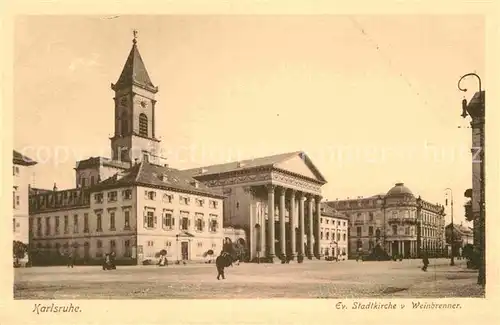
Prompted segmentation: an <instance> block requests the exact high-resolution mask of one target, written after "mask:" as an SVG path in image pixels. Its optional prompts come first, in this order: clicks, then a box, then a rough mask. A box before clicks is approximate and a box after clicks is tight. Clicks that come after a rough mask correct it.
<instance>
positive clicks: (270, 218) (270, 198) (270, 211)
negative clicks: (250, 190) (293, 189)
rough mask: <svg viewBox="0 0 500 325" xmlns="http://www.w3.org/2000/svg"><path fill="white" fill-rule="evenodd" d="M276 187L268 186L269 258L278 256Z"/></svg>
mask: <svg viewBox="0 0 500 325" xmlns="http://www.w3.org/2000/svg"><path fill="white" fill-rule="evenodd" d="M274 188H275V186H274V185H267V217H268V219H267V222H268V226H269V229H268V231H267V233H268V236H269V237H268V241H269V243H267V245H268V246H269V255H268V257H270V258H274V257H275V256H276V250H275V241H274Z"/></svg>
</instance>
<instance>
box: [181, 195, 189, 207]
mask: <svg viewBox="0 0 500 325" xmlns="http://www.w3.org/2000/svg"><path fill="white" fill-rule="evenodd" d="M179 203H180V204H183V205H189V197H187V196H182V195H179Z"/></svg>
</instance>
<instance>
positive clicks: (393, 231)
mask: <svg viewBox="0 0 500 325" xmlns="http://www.w3.org/2000/svg"><path fill="white" fill-rule="evenodd" d="M392 233H393V234H394V235H397V234H398V226H396V225H394V226H392Z"/></svg>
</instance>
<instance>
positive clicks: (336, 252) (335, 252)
mask: <svg viewBox="0 0 500 325" xmlns="http://www.w3.org/2000/svg"><path fill="white" fill-rule="evenodd" d="M324 252H325V253H324V255H325V256H340V255H346V249H345V247H343V248H342V249H340V247H337V249H335V248H332V249H331V253H332V254H331V255H330V248H329V247H327V248H325V249H324Z"/></svg>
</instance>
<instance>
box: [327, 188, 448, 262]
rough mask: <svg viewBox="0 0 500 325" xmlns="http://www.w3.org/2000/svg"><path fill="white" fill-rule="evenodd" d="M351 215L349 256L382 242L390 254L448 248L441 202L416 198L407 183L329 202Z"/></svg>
mask: <svg viewBox="0 0 500 325" xmlns="http://www.w3.org/2000/svg"><path fill="white" fill-rule="evenodd" d="M327 204H328V205H329V206H330V207H332V208H334V209H335V210H337V211H338V212H340V213H343V214H345V215H346V216H347V217H348V218H349V234H348V236H349V255H350V256H351V257H353V256H355V255H357V254H358V252H359V251H363V252H364V253H370V252H371V251H372V250H373V248H375V246H376V245H380V246H381V247H383V248H384V250H385V251H386V252H387V253H388V254H390V255H403V257H405V258H412V257H418V256H420V252H421V250H426V251H428V252H430V253H433V254H440V253H441V252H443V250H444V249H445V232H444V227H445V219H444V216H445V213H444V207H443V206H442V205H440V204H433V203H430V202H428V201H425V200H423V199H422V198H421V197H415V195H413V193H412V192H411V190H410V189H409V188H408V187H406V186H404V184H403V183H397V184H396V185H395V186H394V187H393V188H391V189H390V190H389V191H388V192H387V193H386V194H378V195H374V196H371V197H366V198H363V197H358V198H356V199H347V200H337V201H330V202H328V203H327Z"/></svg>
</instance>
